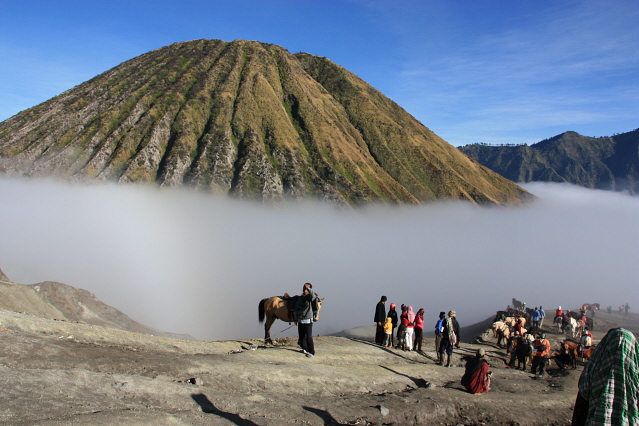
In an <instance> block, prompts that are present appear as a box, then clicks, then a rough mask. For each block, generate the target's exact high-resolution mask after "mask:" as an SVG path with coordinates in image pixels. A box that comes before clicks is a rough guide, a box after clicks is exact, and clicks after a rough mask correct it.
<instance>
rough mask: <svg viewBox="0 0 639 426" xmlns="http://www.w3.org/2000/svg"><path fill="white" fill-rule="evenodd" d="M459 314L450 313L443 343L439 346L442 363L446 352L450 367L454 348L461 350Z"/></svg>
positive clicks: (447, 365)
mask: <svg viewBox="0 0 639 426" xmlns="http://www.w3.org/2000/svg"><path fill="white" fill-rule="evenodd" d="M456 316H457V313H456V312H455V311H448V318H446V321H444V329H443V330H442V341H441V344H440V346H439V353H440V354H441V359H442V362H443V360H444V352H446V365H445V367H450V366H451V365H450V357H451V356H452V355H453V347H458V348H459V323H458V322H457V318H456Z"/></svg>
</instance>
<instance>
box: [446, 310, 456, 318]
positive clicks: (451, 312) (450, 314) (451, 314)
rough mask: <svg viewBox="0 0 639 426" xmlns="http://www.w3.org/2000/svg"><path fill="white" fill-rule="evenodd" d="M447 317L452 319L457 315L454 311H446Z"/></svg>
mask: <svg viewBox="0 0 639 426" xmlns="http://www.w3.org/2000/svg"><path fill="white" fill-rule="evenodd" d="M448 315H449V316H451V317H452V316H453V315H457V312H455V311H448Z"/></svg>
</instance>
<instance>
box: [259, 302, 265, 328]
mask: <svg viewBox="0 0 639 426" xmlns="http://www.w3.org/2000/svg"><path fill="white" fill-rule="evenodd" d="M265 303H266V299H262V300H260V306H259V308H258V319H259V321H260V324H261V323H263V322H264V318H265V317H266V312H265V311H264V304H265Z"/></svg>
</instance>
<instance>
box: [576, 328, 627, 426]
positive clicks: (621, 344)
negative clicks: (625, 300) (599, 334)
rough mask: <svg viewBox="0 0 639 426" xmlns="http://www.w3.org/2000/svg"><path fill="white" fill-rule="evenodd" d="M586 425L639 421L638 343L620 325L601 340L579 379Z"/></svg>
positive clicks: (624, 423)
mask: <svg viewBox="0 0 639 426" xmlns="http://www.w3.org/2000/svg"><path fill="white" fill-rule="evenodd" d="M579 393H580V394H581V396H582V397H583V398H584V399H585V400H587V401H588V416H587V418H586V424H587V425H595V424H596V425H636V424H639V343H638V342H637V339H636V338H635V336H634V335H633V334H632V333H631V332H630V331H628V330H626V329H623V328H614V329H611V330H609V331H608V333H607V334H606V335H605V336H604V338H603V339H601V342H599V345H597V348H596V349H595V351H594V353H593V355H592V357H591V358H590V360H589V361H588V363H587V364H586V366H585V367H584V371H583V372H582V373H581V377H580V378H579Z"/></svg>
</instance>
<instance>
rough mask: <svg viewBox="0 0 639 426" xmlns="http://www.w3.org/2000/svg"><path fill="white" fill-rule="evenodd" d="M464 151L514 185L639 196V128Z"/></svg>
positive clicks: (477, 147)
mask: <svg viewBox="0 0 639 426" xmlns="http://www.w3.org/2000/svg"><path fill="white" fill-rule="evenodd" d="M460 150H461V151H462V152H464V153H466V154H467V155H468V156H470V157H471V158H474V159H475V160H477V161H479V162H480V163H481V164H483V165H484V166H486V167H489V168H490V169H492V170H494V171H496V172H497V173H499V174H501V175H502V176H504V177H506V178H508V179H510V180H512V181H514V182H531V181H543V182H568V183H572V184H575V185H579V186H584V187H586V188H596V189H606V190H613V191H628V192H630V193H631V194H637V193H639V129H637V130H634V131H632V132H628V133H622V134H618V135H615V136H611V137H601V138H592V137H587V136H582V135H580V134H578V133H575V132H566V133H562V134H561V135H558V136H555V137H553V138H550V139H546V140H544V141H541V142H538V143H536V144H534V145H531V146H527V145H517V146H512V145H506V146H489V145H482V144H473V145H466V146H464V147H461V148H460Z"/></svg>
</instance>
